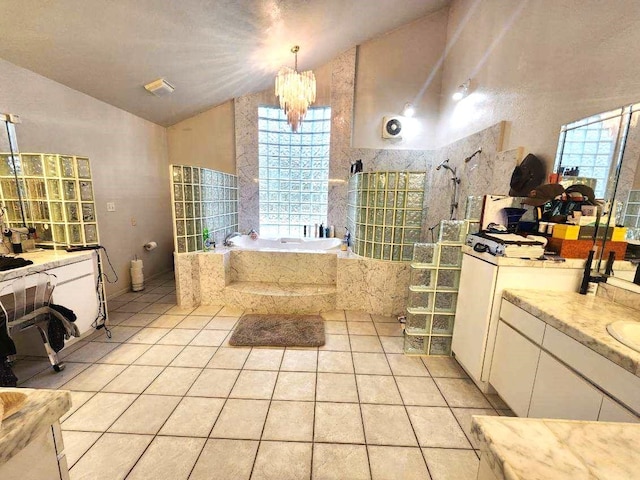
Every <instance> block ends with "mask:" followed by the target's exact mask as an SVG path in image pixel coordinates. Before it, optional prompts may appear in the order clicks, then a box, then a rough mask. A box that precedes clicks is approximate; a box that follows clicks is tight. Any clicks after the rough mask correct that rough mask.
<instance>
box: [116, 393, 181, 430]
mask: <svg viewBox="0 0 640 480" xmlns="http://www.w3.org/2000/svg"><path fill="white" fill-rule="evenodd" d="M179 402H180V397H169V396H160V395H140V396H139V397H138V398H137V399H136V401H135V402H133V403H132V404H131V406H130V407H129V408H128V409H127V411H126V412H124V413H123V414H122V416H121V417H120V418H119V419H118V420H117V421H116V423H114V424H113V425H112V426H111V428H109V432H115V433H140V434H153V435H155V434H156V433H158V431H159V430H160V427H162V425H163V424H164V422H166V420H167V418H169V415H171V413H172V412H173V410H174V409H175V408H176V406H177V405H178V403H179Z"/></svg>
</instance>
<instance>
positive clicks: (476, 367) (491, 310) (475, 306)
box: [452, 246, 584, 392]
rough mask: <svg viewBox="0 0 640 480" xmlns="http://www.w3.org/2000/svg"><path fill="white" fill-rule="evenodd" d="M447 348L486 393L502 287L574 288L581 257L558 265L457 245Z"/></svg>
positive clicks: (568, 289)
mask: <svg viewBox="0 0 640 480" xmlns="http://www.w3.org/2000/svg"><path fill="white" fill-rule="evenodd" d="M463 251H464V255H463V259H462V272H461V275H460V289H459V292H458V302H457V306H456V318H455V325H454V329H453V340H452V350H453V353H454V354H455V356H456V360H457V361H458V362H459V363H460V364H461V365H462V366H463V368H464V369H465V370H466V371H467V373H468V374H469V376H470V377H471V378H472V379H473V381H474V382H475V383H476V385H478V387H479V388H480V389H481V390H482V391H483V392H489V391H490V389H489V383H488V381H489V371H490V369H491V363H492V357H493V353H494V344H495V339H496V334H497V330H498V319H499V316H500V301H501V299H502V291H503V290H504V289H519V288H541V289H545V290H558V291H574V292H575V291H577V290H578V288H579V285H580V280H581V278H582V271H583V266H584V261H583V260H567V261H566V262H564V263H563V264H553V263H551V262H546V261H535V260H534V261H532V260H521V259H514V258H505V257H494V256H492V255H490V254H488V253H477V252H474V251H473V250H472V249H471V248H470V247H466V246H465V247H463Z"/></svg>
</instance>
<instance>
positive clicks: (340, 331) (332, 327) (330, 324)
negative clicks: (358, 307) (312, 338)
mask: <svg viewBox="0 0 640 480" xmlns="http://www.w3.org/2000/svg"><path fill="white" fill-rule="evenodd" d="M324 331H325V333H330V334H333V335H347V334H348V333H349V331H348V330H347V322H345V321H340V322H337V321H334V320H327V321H325V322H324Z"/></svg>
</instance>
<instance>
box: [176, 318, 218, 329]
mask: <svg viewBox="0 0 640 480" xmlns="http://www.w3.org/2000/svg"><path fill="white" fill-rule="evenodd" d="M210 319H211V317H201V316H197V315H189V316H188V317H185V319H184V320H182V321H181V322H180V323H179V324H178V325H176V326H175V328H188V329H190V330H202V329H203V328H204V327H205V325H206V324H207V323H209V320H210Z"/></svg>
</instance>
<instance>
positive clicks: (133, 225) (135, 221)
mask: <svg viewBox="0 0 640 480" xmlns="http://www.w3.org/2000/svg"><path fill="white" fill-rule="evenodd" d="M136 225H138V221H137V220H136V217H131V226H132V227H135V226H136Z"/></svg>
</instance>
